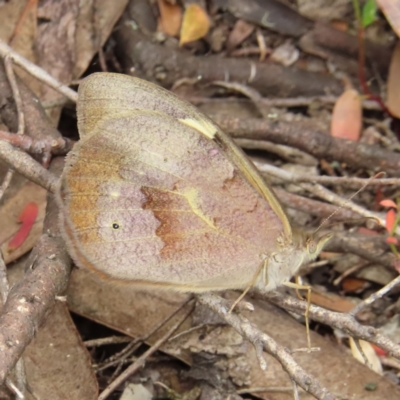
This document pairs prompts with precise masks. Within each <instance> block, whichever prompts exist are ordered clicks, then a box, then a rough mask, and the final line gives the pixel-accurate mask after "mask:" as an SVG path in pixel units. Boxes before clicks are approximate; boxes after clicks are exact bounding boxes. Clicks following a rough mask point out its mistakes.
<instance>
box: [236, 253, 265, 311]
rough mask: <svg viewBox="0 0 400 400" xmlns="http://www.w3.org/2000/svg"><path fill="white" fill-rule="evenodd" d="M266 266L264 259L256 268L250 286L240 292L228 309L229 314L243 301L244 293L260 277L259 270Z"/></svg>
mask: <svg viewBox="0 0 400 400" xmlns="http://www.w3.org/2000/svg"><path fill="white" fill-rule="evenodd" d="M267 264H268V259H267V258H266V259H265V260H263V261H262V262H261V264H260V266H259V267H258V268H257V272H256V273H255V275H254V277H253V279H252V280H251V282H250V284H249V285H248V286H247V287H246V289H245V290H244V291H243V292H242V294H241V295H240V296H239V297H238V298H237V299H236V300H235V302H234V303H233V304H232V307H231V308H230V309H229V311H228V312H229V313H231V312H232V311H233V309H234V308H235V307H236V306H237V304H238V303H239V302H240V301H241V300H242V299H243V297H244V296H246V293H247V292H248V291H249V290H250V289H251V288H252V287H253V286H254V284H255V283H256V281H257V279H258V276H259V275H260V272H261V270H266V266H267Z"/></svg>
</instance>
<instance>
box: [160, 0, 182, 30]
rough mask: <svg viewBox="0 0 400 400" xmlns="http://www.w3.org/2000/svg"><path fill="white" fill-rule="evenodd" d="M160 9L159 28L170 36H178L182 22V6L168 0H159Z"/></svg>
mask: <svg viewBox="0 0 400 400" xmlns="http://www.w3.org/2000/svg"><path fill="white" fill-rule="evenodd" d="M158 8H159V10H160V19H159V30H161V31H162V32H164V33H165V34H166V35H169V36H178V33H179V29H180V28H181V23H182V8H181V7H180V6H179V5H178V4H171V3H170V2H167V1H166V0H158Z"/></svg>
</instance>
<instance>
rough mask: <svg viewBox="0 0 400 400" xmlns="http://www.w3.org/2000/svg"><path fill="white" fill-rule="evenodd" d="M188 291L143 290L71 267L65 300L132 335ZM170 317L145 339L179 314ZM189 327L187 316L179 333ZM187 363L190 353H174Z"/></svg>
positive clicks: (169, 309)
mask: <svg viewBox="0 0 400 400" xmlns="http://www.w3.org/2000/svg"><path fill="white" fill-rule="evenodd" d="M188 296H189V295H187V294H184V293H174V292H168V291H160V290H154V289H153V290H145V289H143V288H140V286H134V287H132V285H126V284H125V283H118V282H112V281H110V280H107V279H102V278H100V277H99V276H98V275H96V274H94V273H93V272H90V271H87V270H84V269H77V268H74V269H73V271H72V273H71V277H70V281H69V286H68V292H67V301H68V306H69V308H70V310H72V311H73V312H75V313H77V314H79V315H83V316H84V317H86V318H88V319H90V320H92V321H96V322H98V323H100V324H103V325H105V326H108V327H110V328H112V329H115V330H117V331H119V332H122V333H124V334H125V335H127V336H131V337H133V338H136V337H140V336H144V335H145V334H147V333H148V332H150V331H151V330H152V329H153V328H154V327H155V326H157V325H158V324H159V322H160V321H162V320H163V319H165V318H166V317H168V316H169V315H171V314H172V313H173V312H174V311H175V310H176V309H177V308H178V307H179V306H180V305H181V304H182V303H183V302H184V301H185V300H187V298H188ZM180 315H181V314H179V313H178V316H175V317H173V318H172V319H171V320H170V321H168V322H167V323H166V324H165V325H164V326H163V327H161V328H160V329H159V330H158V331H157V332H156V333H155V334H154V335H152V336H151V337H150V338H149V340H148V343H151V344H152V343H154V342H155V341H156V340H157V339H159V338H160V337H161V336H162V335H163V334H165V333H166V332H167V330H168V329H170V328H171V326H172V325H173V324H174V323H176V321H177V320H178V319H179V318H180ZM188 328H190V318H188V319H187V320H186V321H185V322H184V323H183V324H182V325H181V327H180V328H179V330H178V333H179V332H181V331H183V330H186V329H188ZM173 355H174V356H175V357H178V358H179V359H181V360H183V361H184V362H186V363H189V362H190V354H189V353H188V352H185V351H182V350H181V349H180V350H179V351H178V352H176V353H174V354H173Z"/></svg>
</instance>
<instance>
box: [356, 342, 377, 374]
mask: <svg viewBox="0 0 400 400" xmlns="http://www.w3.org/2000/svg"><path fill="white" fill-rule="evenodd" d="M359 343H360V347H361V349H362V351H363V353H364V355H365V357H366V359H367V362H368V364H369V365H367V366H368V367H370V368H371V369H372V370H373V371H375V372H376V373H377V374H379V375H382V374H383V370H382V364H381V361H380V360H379V357H378V355H377V354H376V352H375V350H374V348H373V347H372V345H371V343H369V342H366V341H365V340H359ZM350 348H351V353H352V354H353V357H354V358H355V359H356V360H358V361H360V363H362V364H365V359H364V357H363V355H362V354H361V353H360V350H358V348H357V346H356V343H355V341H354V339H353V338H352V337H350Z"/></svg>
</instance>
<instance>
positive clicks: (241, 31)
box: [226, 19, 254, 51]
mask: <svg viewBox="0 0 400 400" xmlns="http://www.w3.org/2000/svg"><path fill="white" fill-rule="evenodd" d="M253 32H254V25H252V24H249V23H247V22H246V21H243V20H242V19H238V20H237V21H236V23H235V25H234V27H233V29H232V31H231V33H230V34H229V36H228V40H227V41H226V48H227V50H228V51H232V50H233V49H234V48H235V47H237V46H239V44H241V43H242V42H243V41H244V40H245V39H246V38H248V37H249V36H250V35H251V34H252V33H253Z"/></svg>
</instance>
